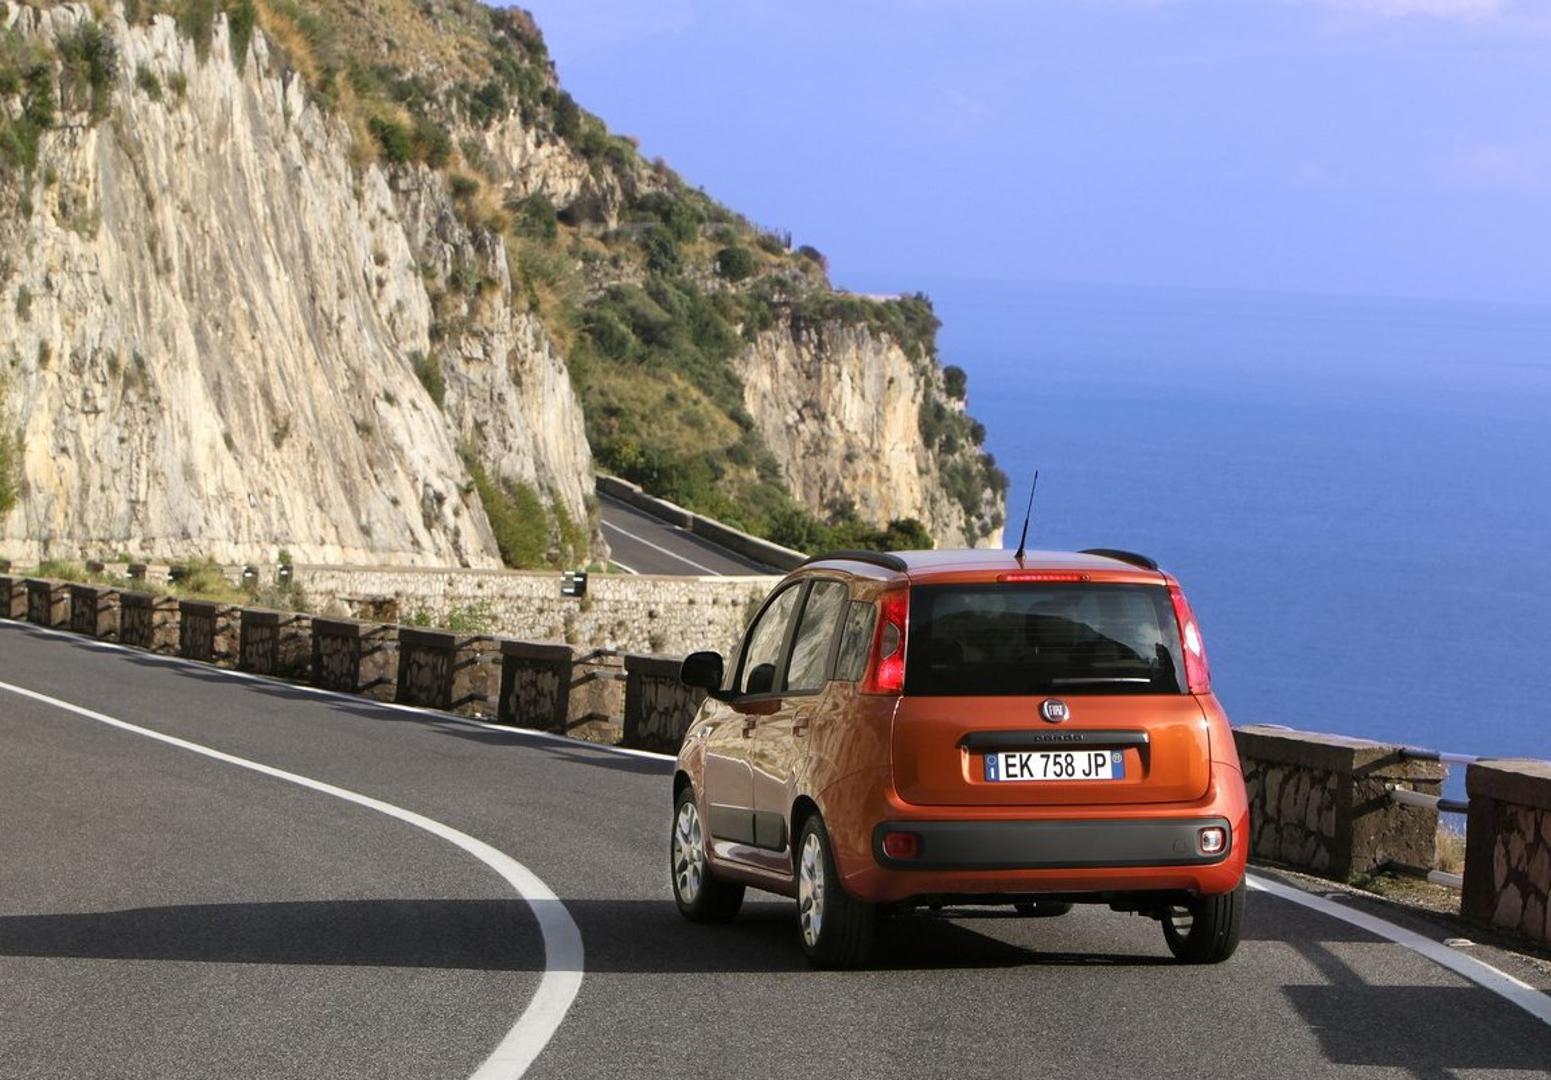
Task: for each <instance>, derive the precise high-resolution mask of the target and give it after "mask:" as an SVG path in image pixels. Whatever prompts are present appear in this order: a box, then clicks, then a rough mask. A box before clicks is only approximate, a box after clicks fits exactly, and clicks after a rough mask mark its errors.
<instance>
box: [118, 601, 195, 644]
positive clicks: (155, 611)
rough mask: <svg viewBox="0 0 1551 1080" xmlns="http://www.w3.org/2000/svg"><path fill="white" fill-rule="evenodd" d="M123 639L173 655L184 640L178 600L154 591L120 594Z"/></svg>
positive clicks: (129, 642)
mask: <svg viewBox="0 0 1551 1080" xmlns="http://www.w3.org/2000/svg"><path fill="white" fill-rule="evenodd" d="M118 634H119V641H120V642H121V643H122V644H125V645H133V646H135V647H136V648H140V649H146V650H147V651H149V652H154V653H160V654H161V655H163V656H172V655H174V654H176V653H177V652H178V649H179V644H180V642H181V640H182V630H181V620H180V618H179V612H178V601H177V600H176V599H175V598H174V597H171V596H158V595H156V594H154V593H142V592H122V593H120V594H119V631H118Z"/></svg>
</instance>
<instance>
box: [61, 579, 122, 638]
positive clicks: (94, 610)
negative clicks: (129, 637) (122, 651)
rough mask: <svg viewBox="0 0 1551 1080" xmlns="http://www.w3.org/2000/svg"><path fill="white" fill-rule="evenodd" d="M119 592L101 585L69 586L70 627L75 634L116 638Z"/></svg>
mask: <svg viewBox="0 0 1551 1080" xmlns="http://www.w3.org/2000/svg"><path fill="white" fill-rule="evenodd" d="M118 624H119V594H118V590H117V589H111V588H108V587H107V586H103V585H72V586H70V629H71V630H72V631H74V632H75V633H77V634H85V635H86V636H88V637H94V638H100V639H102V640H103V641H117V640H118Z"/></svg>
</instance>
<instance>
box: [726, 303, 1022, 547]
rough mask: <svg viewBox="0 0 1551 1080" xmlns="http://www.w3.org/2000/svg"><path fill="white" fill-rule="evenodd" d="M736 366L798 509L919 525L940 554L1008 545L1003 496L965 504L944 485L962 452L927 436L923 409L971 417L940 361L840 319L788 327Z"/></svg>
mask: <svg viewBox="0 0 1551 1080" xmlns="http://www.w3.org/2000/svg"><path fill="white" fill-rule="evenodd" d="M736 363H737V370H738V374H739V376H740V377H741V378H742V380H743V390H744V403H745V405H746V407H747V408H748V411H749V413H750V415H751V416H753V417H754V422H755V423H756V424H757V425H758V426H759V429H760V431H761V432H762V433H763V434H764V436H765V441H766V443H767V444H768V445H769V447H770V450H771V452H772V453H773V454H774V455H775V457H776V460H777V461H779V462H780V464H781V468H782V470H783V471H784V472H785V474H786V478H787V482H788V484H789V485H790V486H791V489H792V494H793V495H795V496H796V497H797V499H798V501H799V502H803V503H806V504H807V505H809V506H814V507H821V508H823V509H825V510H827V511H830V512H835V511H841V510H843V509H845V508H849V509H851V510H853V511H854V512H855V515H856V516H857V517H858V518H861V519H862V520H865V521H879V522H887V521H893V520H895V519H899V518H915V519H917V520H918V521H920V522H921V523H922V524H923V525H925V526H926V528H927V531H928V532H930V533H931V534H932V536H933V538H935V539H936V541H937V543H938V545H939V546H940V547H974V546H976V545H977V544H980V545H986V546H998V545H1000V544H1001V540H1002V519H1001V513H1000V511H1001V500H1000V498H998V497H997V496H996V494H995V493H993V492H991V491H989V490H987V489H985V488H984V487H982V486H980V485H978V484H976V485H973V487H972V489H971V490H970V491H969V493H968V494H967V495H966V498H965V500H964V501H963V502H960V501H959V500H958V499H956V498H955V496H954V495H953V494H952V493H951V492H950V491H949V490H948V487H947V485H945V484H944V482H943V480H944V476H945V474H946V473H948V472H950V471H951V470H952V468H953V466H954V465H955V462H954V461H953V458H954V455H953V454H949V453H944V452H942V451H941V450H939V449H938V448H935V447H931V446H929V445H927V443H926V442H925V440H924V439H923V437H922V432H921V414H922V407H923V405H927V406H929V405H930V404H932V403H936V404H938V405H939V406H940V407H942V408H945V409H950V410H953V411H955V412H957V413H960V414H961V413H962V412H963V403H962V402H955V401H952V400H951V399H949V398H948V396H947V394H946V393H945V391H944V388H943V385H942V373H941V371H940V370H939V369H937V367H936V365H935V364H929V363H923V362H921V361H918V360H913V359H912V358H911V357H910V356H909V355H907V354H906V352H905V350H904V349H903V348H902V347H901V346H900V345H899V344H898V343H897V342H894V341H892V340H890V339H889V338H888V337H887V336H884V335H880V334H875V333H874V332H872V331H871V330H870V329H869V328H868V327H866V326H864V325H839V324H825V325H823V326H821V327H819V328H816V329H813V330H807V331H794V330H793V329H792V327H791V326H790V325H782V326H780V327H778V328H777V329H774V330H771V331H767V332H765V333H762V334H760V335H759V337H758V339H757V340H756V341H755V342H754V343H753V344H752V345H750V346H749V347H748V348H747V349H745V350H744V351H743V352H742V354H741V355H740V356H739V357H738V359H737V362H736Z"/></svg>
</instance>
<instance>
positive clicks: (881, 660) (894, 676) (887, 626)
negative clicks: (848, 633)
mask: <svg viewBox="0 0 1551 1080" xmlns="http://www.w3.org/2000/svg"><path fill="white" fill-rule="evenodd" d="M909 612H910V590H908V589H891V590H890V591H888V592H886V593H884V594H883V595H882V596H880V597H878V629H877V632H876V633H875V634H874V636H873V639H872V659H871V661H870V662H869V663H868V665H867V675H866V676H865V677H864V678H863V679H862V687H861V690H862V693H864V694H898V693H900V692H901V691H903V690H904V689H905V629H906V625H907V623H908V622H909V617H910V616H909Z"/></svg>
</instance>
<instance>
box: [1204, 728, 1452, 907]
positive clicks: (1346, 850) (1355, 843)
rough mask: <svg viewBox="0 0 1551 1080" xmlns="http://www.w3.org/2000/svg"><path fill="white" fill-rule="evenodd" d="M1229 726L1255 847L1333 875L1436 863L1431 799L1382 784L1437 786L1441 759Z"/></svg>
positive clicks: (1259, 853)
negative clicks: (1400, 795)
mask: <svg viewBox="0 0 1551 1080" xmlns="http://www.w3.org/2000/svg"><path fill="white" fill-rule="evenodd" d="M1233 734H1234V739H1235V741H1236V742H1237V743H1238V750H1239V758H1240V761H1241V762H1242V763H1243V766H1244V785H1245V787H1246V789H1247V790H1248V792H1249V802H1250V812H1249V815H1250V855H1251V856H1253V857H1255V858H1261V859H1269V860H1271V861H1273V862H1280V863H1284V864H1286V865H1288V866H1296V867H1299V868H1301V869H1305V870H1310V871H1313V872H1314V873H1317V874H1322V875H1324V876H1326V877H1330V878H1334V879H1336V880H1339V881H1345V880H1347V879H1349V878H1351V877H1353V876H1354V875H1356V874H1363V873H1371V872H1373V871H1375V870H1379V869H1381V868H1383V867H1384V866H1385V865H1387V864H1389V863H1399V864H1401V865H1406V866H1431V865H1432V864H1433V859H1434V857H1435V851H1436V845H1437V834H1438V811H1437V808H1436V807H1430V808H1429V807H1418V806H1404V805H1401V804H1399V803H1397V802H1394V801H1393V800H1391V799H1390V797H1389V792H1388V790H1387V788H1386V785H1387V784H1391V783H1393V784H1401V785H1404V786H1405V787H1408V788H1412V789H1413V790H1416V791H1419V792H1422V793H1423V794H1426V795H1437V794H1439V793H1440V791H1441V790H1442V787H1443V777H1444V767H1443V765H1442V764H1441V763H1440V762H1437V761H1416V760H1410V759H1407V758H1406V757H1404V756H1403V755H1402V753H1401V748H1400V747H1397V746H1387V745H1385V744H1383V743H1375V742H1369V741H1367V740H1364V739H1347V738H1343V737H1341V736H1336V735H1316V734H1311V733H1309V732H1303V731H1290V730H1287V729H1284V728H1269V727H1243V728H1235V729H1234V733H1233Z"/></svg>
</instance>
